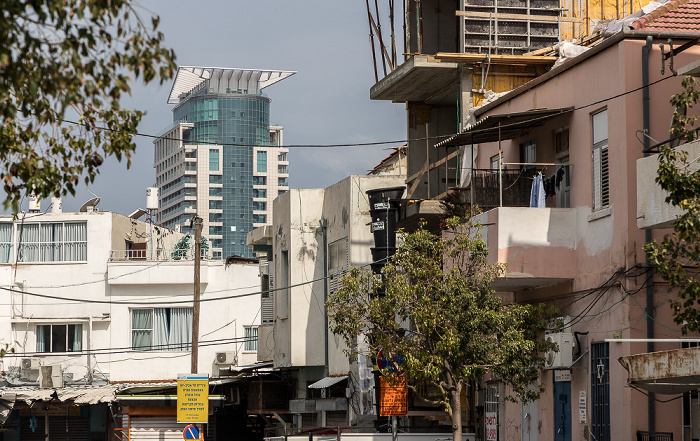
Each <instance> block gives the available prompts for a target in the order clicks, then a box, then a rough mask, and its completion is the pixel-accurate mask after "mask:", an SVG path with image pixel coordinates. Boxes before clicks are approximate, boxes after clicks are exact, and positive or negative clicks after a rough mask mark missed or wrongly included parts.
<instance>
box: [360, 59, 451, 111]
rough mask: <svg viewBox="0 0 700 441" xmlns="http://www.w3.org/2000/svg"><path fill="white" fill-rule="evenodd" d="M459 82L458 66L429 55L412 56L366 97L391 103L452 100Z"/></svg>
mask: <svg viewBox="0 0 700 441" xmlns="http://www.w3.org/2000/svg"><path fill="white" fill-rule="evenodd" d="M458 79H459V64H458V63H455V62H447V61H440V60H437V59H435V58H434V57H433V56H430V55H414V56H412V57H411V58H409V59H408V60H406V62H404V63H403V64H402V65H401V66H399V67H397V68H396V69H395V70H394V71H393V72H391V73H390V74H389V75H387V76H386V77H384V78H382V79H381V80H379V82H378V83H377V84H375V85H374V86H372V88H371V89H370V92H369V97H370V99H373V100H388V101H394V102H406V101H412V102H425V103H439V102H442V101H444V100H448V101H449V100H450V99H451V100H454V98H455V97H456V96H457V91H458V86H459V85H458ZM450 102H454V101H450Z"/></svg>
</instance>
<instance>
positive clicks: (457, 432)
mask: <svg viewBox="0 0 700 441" xmlns="http://www.w3.org/2000/svg"><path fill="white" fill-rule="evenodd" d="M450 406H452V441H462V381H455V385H454V388H452V390H450Z"/></svg>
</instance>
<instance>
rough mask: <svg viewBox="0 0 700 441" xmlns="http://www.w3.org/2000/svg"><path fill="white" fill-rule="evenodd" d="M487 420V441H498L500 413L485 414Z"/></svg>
mask: <svg viewBox="0 0 700 441" xmlns="http://www.w3.org/2000/svg"><path fill="white" fill-rule="evenodd" d="M484 419H485V420H486V441H498V413H497V412H485V413H484Z"/></svg>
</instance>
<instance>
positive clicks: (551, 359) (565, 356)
mask: <svg viewBox="0 0 700 441" xmlns="http://www.w3.org/2000/svg"><path fill="white" fill-rule="evenodd" d="M544 338H545V340H547V341H549V342H552V343H556V345H557V347H558V349H557V350H551V351H548V352H547V353H546V354H545V357H544V358H545V361H544V364H545V369H569V367H570V366H571V365H572V364H573V362H574V335H573V334H572V333H570V332H550V333H547V334H545V337H544Z"/></svg>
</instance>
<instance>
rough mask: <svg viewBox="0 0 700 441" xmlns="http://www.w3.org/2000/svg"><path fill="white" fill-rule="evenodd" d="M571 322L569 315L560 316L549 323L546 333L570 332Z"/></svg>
mask: <svg viewBox="0 0 700 441" xmlns="http://www.w3.org/2000/svg"><path fill="white" fill-rule="evenodd" d="M571 320H572V317H571V316H570V315H560V316H558V317H557V318H555V319H552V320H550V321H549V324H548V325H547V331H548V332H551V333H554V332H571Z"/></svg>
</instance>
